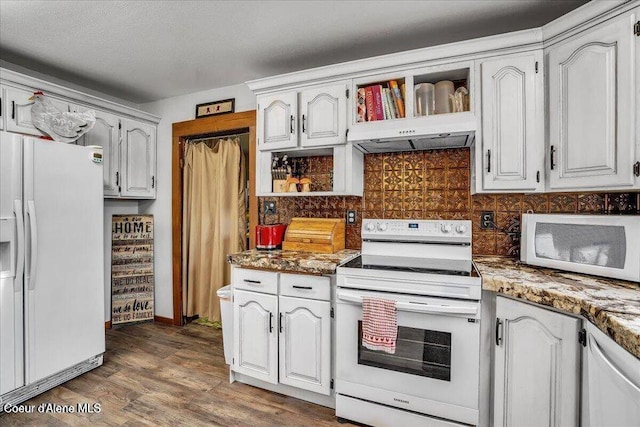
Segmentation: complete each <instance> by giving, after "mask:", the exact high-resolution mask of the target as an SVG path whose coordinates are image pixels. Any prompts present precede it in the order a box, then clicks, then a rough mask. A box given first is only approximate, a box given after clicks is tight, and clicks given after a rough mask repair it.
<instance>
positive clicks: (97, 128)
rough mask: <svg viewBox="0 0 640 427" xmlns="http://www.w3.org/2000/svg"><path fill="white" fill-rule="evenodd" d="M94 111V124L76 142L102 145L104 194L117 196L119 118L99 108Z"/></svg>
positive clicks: (118, 191)
mask: <svg viewBox="0 0 640 427" xmlns="http://www.w3.org/2000/svg"><path fill="white" fill-rule="evenodd" d="M71 109H72V110H73V111H76V112H84V111H87V110H91V108H86V107H80V106H72V107H71ZM94 111H95V113H96V124H95V125H94V127H93V129H91V131H89V132H88V133H86V134H85V135H83V136H82V138H80V139H79V140H78V144H80V145H84V146H88V145H98V146H100V147H102V167H103V175H104V195H105V197H113V196H116V197H117V196H118V194H119V193H120V190H119V187H120V153H119V149H120V129H119V127H120V119H119V118H118V116H116V115H114V114H110V113H107V112H104V111H100V110H94Z"/></svg>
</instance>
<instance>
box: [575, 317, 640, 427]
mask: <svg viewBox="0 0 640 427" xmlns="http://www.w3.org/2000/svg"><path fill="white" fill-rule="evenodd" d="M586 330H587V334H586V337H587V348H586V351H585V358H584V360H585V366H584V369H583V370H582V387H583V394H582V396H583V410H582V414H583V422H582V425H583V426H585V427H587V426H591V427H597V426H637V425H639V424H640V360H638V359H637V358H636V357H634V356H633V355H632V354H630V353H629V352H627V351H626V350H625V349H623V348H622V347H620V346H619V345H618V344H617V343H616V342H615V341H613V340H612V339H611V338H609V337H608V336H606V335H605V334H604V333H602V332H601V331H600V330H599V329H598V328H596V327H595V326H593V325H592V324H590V323H588V324H587V328H586Z"/></svg>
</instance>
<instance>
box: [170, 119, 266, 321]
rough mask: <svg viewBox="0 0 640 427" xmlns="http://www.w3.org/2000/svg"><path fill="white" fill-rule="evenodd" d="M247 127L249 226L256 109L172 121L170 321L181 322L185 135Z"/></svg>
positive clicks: (254, 203)
mask: <svg viewBox="0 0 640 427" xmlns="http://www.w3.org/2000/svg"><path fill="white" fill-rule="evenodd" d="M243 129H249V230H254V229H255V226H256V225H257V223H258V198H257V197H256V176H255V175H256V111H255V110H252V111H245V112H242V113H231V114H225V115H222V116H211V117H206V118H201V119H195V120H188V121H185V122H179V123H174V124H173V140H172V143H171V182H172V197H171V199H172V202H171V210H172V237H173V255H172V259H173V261H172V263H173V324H174V325H177V326H181V325H182V191H183V186H182V167H181V164H180V162H181V153H182V148H183V145H184V144H185V141H186V140H187V139H189V138H193V137H197V136H202V135H209V134H214V133H227V132H230V131H234V130H243ZM254 239H255V235H254V233H249V247H250V248H253V247H254V246H255V241H254Z"/></svg>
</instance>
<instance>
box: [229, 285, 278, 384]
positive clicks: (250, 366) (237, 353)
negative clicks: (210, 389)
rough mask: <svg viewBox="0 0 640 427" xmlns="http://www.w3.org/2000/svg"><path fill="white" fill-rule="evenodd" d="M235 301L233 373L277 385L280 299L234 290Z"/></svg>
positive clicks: (274, 296) (273, 296)
mask: <svg viewBox="0 0 640 427" xmlns="http://www.w3.org/2000/svg"><path fill="white" fill-rule="evenodd" d="M233 299H234V302H233V322H234V323H233V328H234V348H233V360H234V361H233V370H234V371H236V372H239V373H241V374H246V375H249V376H251V377H253V378H257V379H259V380H263V381H267V382H270V383H272V384H277V383H278V333H277V319H276V318H275V317H276V315H277V313H278V297H277V296H276V295H267V294H262V293H258V292H248V291H240V290H235V291H234V293H233Z"/></svg>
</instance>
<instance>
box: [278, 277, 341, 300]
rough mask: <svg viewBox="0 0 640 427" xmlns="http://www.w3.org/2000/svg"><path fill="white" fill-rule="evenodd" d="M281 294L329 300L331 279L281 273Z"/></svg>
mask: <svg viewBox="0 0 640 427" xmlns="http://www.w3.org/2000/svg"><path fill="white" fill-rule="evenodd" d="M280 295H283V296H290V297H300V298H309V299H317V300H322V301H329V300H331V279H330V278H328V277H324V276H309V275H306V274H281V275H280Z"/></svg>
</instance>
